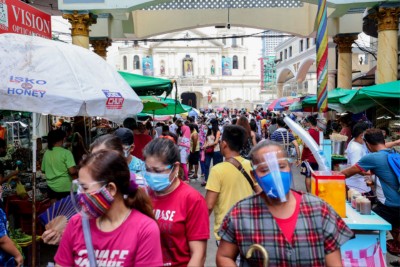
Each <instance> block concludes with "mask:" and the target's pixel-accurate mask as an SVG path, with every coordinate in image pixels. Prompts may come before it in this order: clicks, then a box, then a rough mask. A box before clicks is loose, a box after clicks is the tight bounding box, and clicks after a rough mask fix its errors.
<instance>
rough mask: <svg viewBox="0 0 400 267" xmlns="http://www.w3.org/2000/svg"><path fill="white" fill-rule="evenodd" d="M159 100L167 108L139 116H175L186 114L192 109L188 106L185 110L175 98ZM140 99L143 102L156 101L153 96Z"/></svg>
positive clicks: (161, 98)
mask: <svg viewBox="0 0 400 267" xmlns="http://www.w3.org/2000/svg"><path fill="white" fill-rule="evenodd" d="M159 98H160V101H161V102H162V103H165V104H167V106H166V107H165V108H161V109H157V110H153V111H148V112H142V113H140V114H139V115H143V114H144V113H147V114H148V115H174V114H181V113H185V112H188V111H190V110H191V109H192V107H189V106H186V109H185V107H184V105H182V104H181V102H179V101H175V99H173V98H164V97H159ZM140 99H142V101H143V102H145V101H147V100H149V101H154V97H153V96H141V97H140Z"/></svg>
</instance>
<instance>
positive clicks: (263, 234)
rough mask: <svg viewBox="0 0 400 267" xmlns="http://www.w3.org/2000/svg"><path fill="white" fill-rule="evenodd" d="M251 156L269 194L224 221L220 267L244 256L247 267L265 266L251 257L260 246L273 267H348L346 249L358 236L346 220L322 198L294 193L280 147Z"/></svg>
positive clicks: (239, 206)
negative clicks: (342, 253)
mask: <svg viewBox="0 0 400 267" xmlns="http://www.w3.org/2000/svg"><path fill="white" fill-rule="evenodd" d="M250 155H251V163H252V167H253V172H252V174H253V175H254V177H255V179H256V180H257V182H258V184H259V185H260V186H261V188H262V189H263V192H261V193H260V194H257V195H254V196H252V197H249V198H246V199H244V200H241V201H239V202H238V203H236V204H235V205H234V206H233V207H232V209H231V211H230V212H229V213H228V214H227V215H226V217H225V218H224V220H223V222H222V225H221V229H220V231H219V233H218V234H219V236H220V237H221V243H220V246H219V247H218V252H217V266H234V264H235V259H236V257H237V255H238V254H239V253H240V255H241V266H262V264H263V256H262V254H261V253H256V254H253V256H252V257H251V258H250V259H246V257H245V255H246V253H247V250H248V249H249V247H250V246H251V245H253V244H255V243H257V244H260V245H261V246H263V247H264V248H265V249H266V250H267V252H268V254H269V264H270V265H271V266H282V265H287V266H342V262H341V256H340V246H341V245H342V244H344V243H345V242H346V241H347V240H349V239H350V238H352V236H353V232H352V231H351V230H350V229H349V228H348V227H347V226H346V224H345V223H344V221H343V220H342V219H341V218H340V216H339V215H338V214H337V213H336V212H335V211H334V210H333V209H332V207H331V206H330V205H328V204H327V203H325V202H324V201H323V200H321V199H320V198H318V197H316V196H313V195H310V194H307V193H303V192H298V191H294V190H291V189H290V184H291V180H292V173H291V165H290V163H289V161H288V159H287V155H286V152H285V150H284V149H283V148H282V147H281V146H280V145H279V144H276V143H270V142H268V141H261V142H260V143H259V144H258V145H256V146H255V147H254V148H253V149H252V151H251V153H250ZM267 158H272V160H268V162H267V161H266V160H267ZM273 162H277V164H272V163H273ZM273 166H276V168H277V169H276V171H274V172H273V173H274V174H276V175H275V176H273V174H272V172H271V171H270V170H271V169H274V168H273ZM274 177H275V179H274ZM274 180H276V181H278V183H275V182H274ZM279 182H280V183H279ZM278 184H281V187H279V186H278ZM280 188H281V189H280ZM281 190H282V191H281ZM279 192H282V195H283V198H282V200H281V198H280V196H279V195H280V194H279ZM285 199H286V200H285Z"/></svg>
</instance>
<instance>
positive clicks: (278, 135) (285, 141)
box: [271, 118, 300, 165]
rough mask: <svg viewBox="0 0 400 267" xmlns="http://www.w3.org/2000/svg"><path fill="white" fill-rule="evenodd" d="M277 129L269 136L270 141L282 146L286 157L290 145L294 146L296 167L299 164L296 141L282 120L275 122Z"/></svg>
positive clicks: (298, 150) (298, 151)
mask: <svg viewBox="0 0 400 267" xmlns="http://www.w3.org/2000/svg"><path fill="white" fill-rule="evenodd" d="M276 123H277V124H278V129H276V130H275V131H274V132H273V133H272V135H271V141H274V142H277V143H279V144H282V145H283V147H284V149H285V150H286V152H287V153H288V155H290V154H291V153H290V144H292V145H293V146H294V148H295V149H296V155H297V160H296V165H298V164H300V149H299V144H298V143H297V141H296V139H295V138H294V136H293V134H292V133H290V132H289V131H288V130H287V129H286V128H285V127H286V123H285V122H284V121H283V118H278V119H277V122H276Z"/></svg>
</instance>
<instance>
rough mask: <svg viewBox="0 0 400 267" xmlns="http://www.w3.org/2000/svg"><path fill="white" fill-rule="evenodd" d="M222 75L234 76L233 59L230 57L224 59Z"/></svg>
mask: <svg viewBox="0 0 400 267" xmlns="http://www.w3.org/2000/svg"><path fill="white" fill-rule="evenodd" d="M222 75H223V76H231V75H232V58H230V57H224V58H222Z"/></svg>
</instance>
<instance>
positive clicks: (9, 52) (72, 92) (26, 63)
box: [0, 34, 143, 118]
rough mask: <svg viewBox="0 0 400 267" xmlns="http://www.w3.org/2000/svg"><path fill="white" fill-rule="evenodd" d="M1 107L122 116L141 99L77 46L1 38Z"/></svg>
mask: <svg viewBox="0 0 400 267" xmlns="http://www.w3.org/2000/svg"><path fill="white" fill-rule="evenodd" d="M0 58H1V61H0V73H1V76H0V109H7V110H18V111H28V112H37V113H46V114H53V115H59V116H68V117H73V116H99V117H106V118H123V117H127V116H129V115H132V114H137V113H139V112H140V111H141V110H142V109H143V104H142V101H141V100H140V99H139V97H138V96H137V95H136V93H135V92H134V91H133V90H132V88H131V87H130V86H129V85H128V84H127V83H126V82H125V80H124V79H123V78H122V77H121V75H120V74H118V72H117V71H116V70H115V69H113V67H111V66H110V65H109V64H108V63H107V62H106V61H105V60H104V59H103V58H101V57H100V56H98V55H96V54H95V53H93V52H91V51H89V50H87V49H84V48H82V47H79V46H75V45H70V44H66V43H62V42H58V41H51V40H48V39H43V38H40V37H34V36H27V35H18V34H0Z"/></svg>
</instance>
